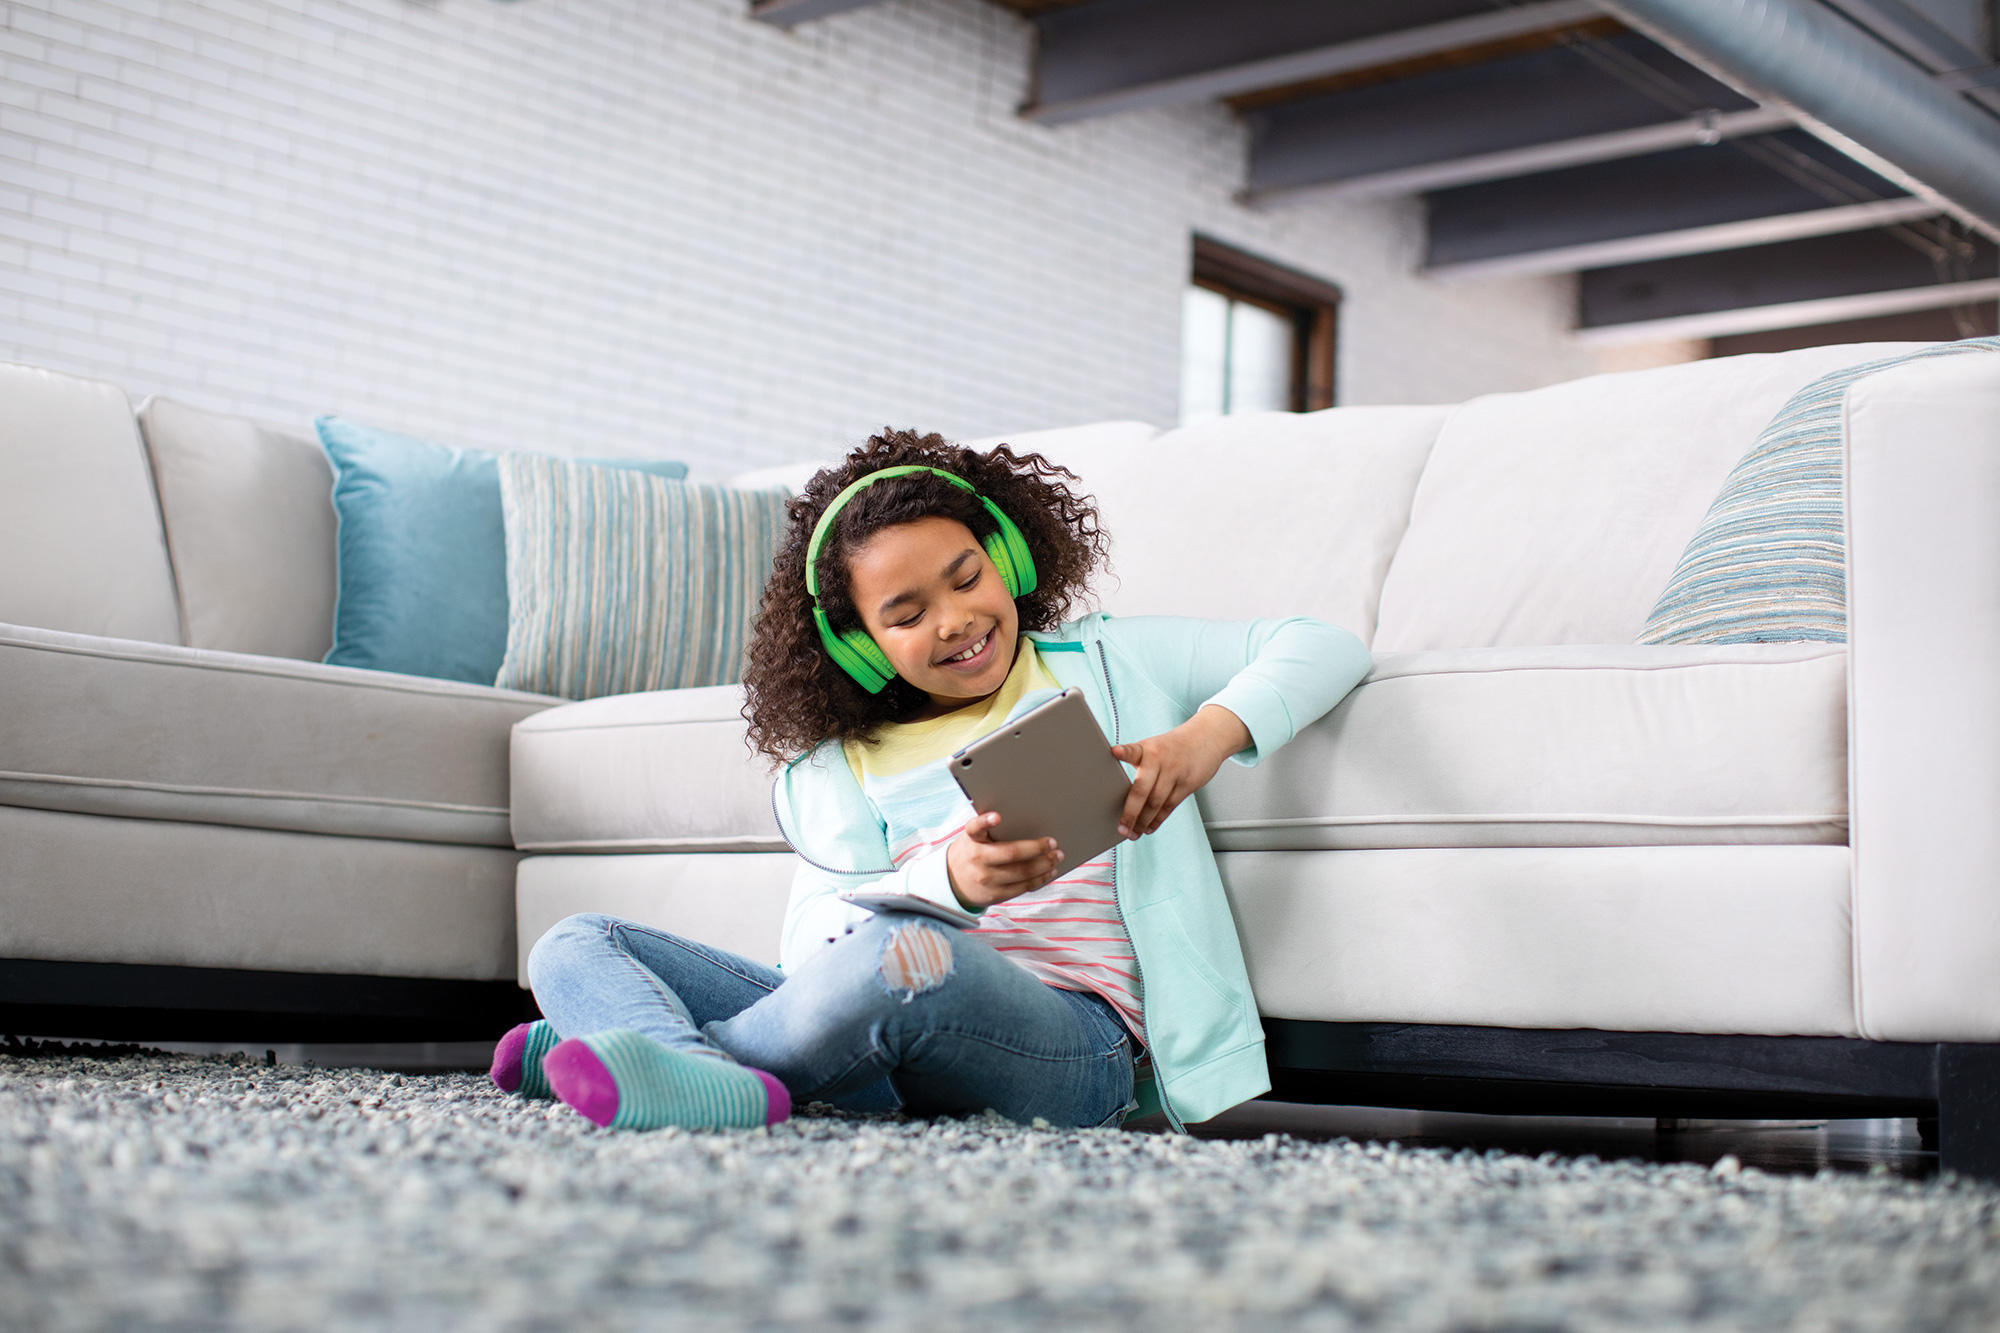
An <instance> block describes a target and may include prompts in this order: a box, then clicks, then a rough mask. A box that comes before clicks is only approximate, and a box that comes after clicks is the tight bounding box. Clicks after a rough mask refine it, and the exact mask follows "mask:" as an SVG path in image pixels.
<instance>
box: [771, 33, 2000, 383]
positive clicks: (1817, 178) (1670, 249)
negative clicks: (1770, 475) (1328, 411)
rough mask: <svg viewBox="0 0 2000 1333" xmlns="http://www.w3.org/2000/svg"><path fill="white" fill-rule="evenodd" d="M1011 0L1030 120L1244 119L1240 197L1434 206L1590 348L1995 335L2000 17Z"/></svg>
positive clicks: (1428, 243) (1438, 223)
mask: <svg viewBox="0 0 2000 1333" xmlns="http://www.w3.org/2000/svg"><path fill="white" fill-rule="evenodd" d="M870 2H871V0H753V3H752V4H751V13H752V15H753V16H754V17H756V18H758V19H760V20H763V21H766V22H770V23H775V24H780V25H783V26H791V25H794V24H798V23H803V22H811V21H820V20H832V21H838V19H837V17H836V16H837V15H838V14H840V13H841V12H843V11H847V10H852V9H857V8H860V7H861V6H862V5H864V4H867V3H870ZM995 3H999V4H1002V5H1004V7H1006V8H1008V9H1010V10H1013V11H1015V12H1017V13H1019V14H1021V15H1022V16H1023V17H1024V18H1025V19H1026V20H1027V21H1028V22H1030V23H1032V24H1033V25H1034V27H1035V29H1036V37H1037V40H1036V44H1035V54H1034V57H1033V59H1034V69H1033V78H1032V80H1031V84H1030V86H1031V90H1032V91H1031V93H1030V96H1029V99H1028V101H1027V102H1026V104H1024V105H1023V106H1022V107H1021V108H1020V114H1021V116H1022V117H1023V118H1025V119H1027V120H1029V121H1032V122H1034V123H1037V124H1041V125H1045V126H1049V127H1051V130H1052V132H1055V128H1056V127H1059V126H1061V125H1064V124H1067V123H1070V122H1073V121H1078V120H1084V119H1088V118H1092V117H1099V116H1113V115H1118V114H1120V113H1123V112H1128V111H1134V110H1139V109H1142V108H1148V107H1159V106H1167V105H1173V104H1178V103H1188V102H1203V101H1221V102H1224V103H1226V104H1227V105H1229V106H1230V107H1232V108H1233V109H1234V110H1235V111H1236V112H1237V113H1238V114H1239V115H1241V116H1242V117H1243V119H1244V121H1245V123H1246V125H1247V126H1248V130H1249V145H1250V150H1249V164H1248V169H1247V171H1246V177H1245V181H1244V185H1243V197H1244V199H1245V201H1246V202H1250V203H1254V204H1256V205H1257V206H1260V207H1269V208H1283V207H1287V206H1294V205H1296V203H1297V202H1298V201H1301V200H1308V199H1322V198H1326V197H1328V196H1334V195H1350V196H1369V195H1372V196H1382V195H1404V196H1407V195H1418V196H1421V197H1422V199H1423V201H1424V205H1425V213H1426V217H1427V231H1426V239H1425V246H1424V268H1425V270H1426V271H1427V272H1429V273H1430V274H1432V275H1434V276H1435V277H1437V278H1439V279H1440V280H1477V279H1479V278H1481V277H1486V276H1492V275H1499V274H1530V273H1541V274H1547V273H1574V274H1577V275H1579V277H1578V283H1577V311H1576V327H1577V330H1578V336H1579V337H1580V338H1582V339H1584V340H1585V341H1589V342H1595V343H1617V342H1647V341H1658V340H1661V339H1668V338H1697V339H1699V338H1710V339H1725V340H1726V339H1731V338H1737V339H1742V338H1749V339H1752V340H1754V345H1757V346H1776V345H1783V344H1784V343H1785V341H1786V337H1787V336H1791V337H1792V340H1793V341H1794V342H1805V341H1814V340H1815V339H1814V338H1813V336H1812V332H1813V330H1814V329H1815V328H1817V327H1818V326H1823V325H1837V327H1838V329H1839V332H1840V336H1841V337H1842V338H1843V339H1847V338H1866V337H1871V336H1892V337H1898V336H1917V337H1926V336H1928V337H1954V336H1967V335H1970V334H1974V333H1985V332H1991V331H1993V327H1994V309H1995V305H1994V302H1995V298H1996V297H2000V251H1996V248H1995V244H1994V241H1995V239H1996V238H2000V66H1996V64H1995V45H1994V16H1993V9H1994V0H1744V2H1743V3H1737V4H1735V5H1733V6H1732V5H1725V4H1723V3H1722V0H1393V2H1390V0H1381V2H1379V3H1376V2H1368V3H1359V2H1353V0H1343V2H1340V3H1334V2H1332V0H1326V2H1320V3H1316V2H1313V0H1228V2H1227V3H1216V0H995ZM1688 15H1692V17H1691V18H1690V17H1687V16H1688ZM1732 25H1734V26H1732ZM1759 25H1761V27H1760V26H1759ZM1788 43H1789V44H1790V45H1787V44H1788ZM1670 48H1671V49H1670ZM1988 155H1990V158H1991V161H1990V162H1989V161H1988V160H1987V158H1988ZM1783 330H1796V331H1798V332H1797V333H1796V334H1795V335H1782V334H1780V333H1778V332H1777V331H1783Z"/></svg>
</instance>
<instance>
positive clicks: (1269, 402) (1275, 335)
mask: <svg viewBox="0 0 2000 1333" xmlns="http://www.w3.org/2000/svg"><path fill="white" fill-rule="evenodd" d="M1339 304H1340V289H1339V288H1338V287H1335V286H1332V285H1331V284H1329V283H1325V282H1321V281H1320V280H1319V279H1317V278H1314V277H1310V276H1308V275H1307V274H1304V273H1300V272H1298V271H1296V270H1294V269H1288V268H1285V267H1282V266H1281V265H1278V264H1273V263H1271V262H1270V261H1269V260H1265V259H1259V258H1258V257H1256V256H1255V255H1251V254H1246V253H1245V252H1244V251H1241V250H1237V249H1235V248H1233V247H1231V246H1227V245H1223V244H1222V243H1221V242H1219V241H1212V240H1210V239H1209V238H1208V237H1206V236H1197V237H1195V238H1194V271H1193V275H1192V278H1191V280H1190V282H1189V285H1188V288H1187V291H1186V293H1185V294H1184V295H1183V297H1182V299H1181V423H1182V424H1183V425H1186V424H1189V423H1192V422H1196V421H1206V420H1208V419H1209V418H1211V417H1218V416H1225V415H1227V414H1229V413H1231V412H1268V411H1281V412H1282V411H1291V412H1309V411H1313V410H1314V409H1317V408H1322V407H1332V406H1333V338H1334V313H1335V311H1336V309H1337V308H1338V306H1339Z"/></svg>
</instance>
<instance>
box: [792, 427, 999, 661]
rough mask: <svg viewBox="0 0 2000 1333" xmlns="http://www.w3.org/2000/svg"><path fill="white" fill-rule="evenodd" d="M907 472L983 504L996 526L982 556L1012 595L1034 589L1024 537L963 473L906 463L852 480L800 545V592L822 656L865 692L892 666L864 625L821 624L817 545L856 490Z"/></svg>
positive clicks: (901, 475) (825, 620) (983, 543)
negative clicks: (939, 480)
mask: <svg viewBox="0 0 2000 1333" xmlns="http://www.w3.org/2000/svg"><path fill="white" fill-rule="evenodd" d="M912 472H929V473H932V474H934V475H936V476H940V477H943V478H944V479H945V480H946V481H948V482H950V483H951V484H952V485H954V486H956V487H958V488H959V489H960V490H966V491H972V494H973V495H974V496H975V497H977V498H978V500H979V503H980V504H982V505H985V506H986V512H987V513H989V514H991V515H992V516H993V522H994V524H995V525H996V530H995V531H994V532H993V533H992V534H991V535H989V536H988V537H987V538H986V540H985V541H984V542H982V543H981V545H982V546H984V547H985V549H986V558H987V559H988V560H991V561H992V562H993V568H994V569H996V570H998V571H999V572H1000V583H1001V586H1003V587H1005V588H1006V589H1007V593H1008V595H1009V596H1012V597H1024V596H1026V595H1027V594H1029V593H1031V592H1033V591H1034V590H1035V560H1034V557H1033V556H1031V555H1029V554H1028V539H1027V538H1025V537H1023V536H1022V535H1021V530H1020V529H1019V528H1017V527H1015V526H1014V520H1013V519H1011V518H1008V517H1007V515H1005V514H1004V513H1002V512H1001V511H1000V506H999V505H996V504H994V503H993V502H992V501H991V500H989V499H987V498H986V497H985V496H983V495H980V494H979V492H978V491H975V490H973V489H972V483H971V482H969V481H967V480H965V478H963V477H955V476H953V475H952V474H951V473H949V472H946V471H944V470H942V469H941V468H934V467H925V466H923V465H922V464H909V465H906V466H903V467H885V468H883V469H882V470H881V471H879V472H871V473H869V474H868V475H867V476H865V477H863V478H861V479H860V480H859V481H856V482H854V483H853V484H852V485H850V486H848V488H847V489H846V490H844V491H842V492H841V493H840V494H839V495H836V496H834V497H833V503H832V504H830V505H828V506H827V507H826V512H825V513H824V514H821V515H820V516H819V522H818V524H816V525H815V526H814V527H813V534H812V540H811V541H810V542H808V543H807V544H806V595H807V596H809V597H811V598H812V599H813V623H814V624H815V625H817V626H819V639H820V642H821V643H823V644H825V645H826V651H827V656H829V657H831V658H832V659H833V661H834V664H835V665H836V666H838V667H839V668H840V669H841V670H842V671H845V672H846V673H847V674H848V675H850V676H852V677H854V679H855V680H857V681H859V682H860V684H861V688H862V689H864V690H866V691H868V692H869V693H870V694H880V693H881V692H882V687H883V686H885V685H887V684H888V683H889V682H890V681H891V680H894V679H895V676H896V668H895V667H893V666H891V665H890V664H889V655H888V654H887V653H885V652H883V651H882V646H881V645H880V644H878V643H876V642H875V640H874V639H873V638H871V637H869V634H868V631H867V630H865V629H849V630H835V629H834V628H833V626H832V625H829V624H828V623H827V619H826V612H824V611H822V610H820V609H819V548H820V545H821V543H823V542H824V541H825V540H826V534H827V533H828V532H829V531H830V530H831V529H832V528H833V519H834V515H836V514H838V513H839V512H840V511H841V509H842V508H843V507H845V505H846V504H847V502H848V501H849V500H852V499H853V498H854V497H855V495H856V494H857V493H859V492H860V491H863V490H865V489H867V488H868V487H869V486H871V485H873V484H874V483H876V482H878V481H881V480H882V479H884V478H885V477H903V476H908V475H909V474H910V473H912Z"/></svg>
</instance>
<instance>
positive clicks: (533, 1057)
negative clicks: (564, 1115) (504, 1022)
mask: <svg viewBox="0 0 2000 1333" xmlns="http://www.w3.org/2000/svg"><path fill="white" fill-rule="evenodd" d="M560 1040H562V1039H561V1038H560V1037H558V1036H556V1030H555V1029H554V1028H553V1027H551V1026H549V1022H548V1020H547V1019H537V1020H536V1021H534V1022H533V1023H522V1024H520V1025H519V1026H518V1027H516V1028H515V1029H514V1030H513V1031H511V1032H509V1033H508V1034H507V1035H506V1036H504V1037H502V1038H501V1039H500V1042H499V1044H498V1045H497V1046H495V1047H494V1048H493V1068H492V1070H491V1071H490V1072H491V1074H492V1077H493V1082H494V1084H495V1085H496V1086H498V1087H499V1089H500V1091H502V1092H518V1093H520V1094H521V1095H522V1096H523V1097H553V1096H555V1095H556V1094H555V1091H554V1089H552V1088H550V1087H549V1081H548V1079H547V1078H546V1077H544V1076H543V1074H542V1061H543V1060H544V1059H546V1058H547V1057H548V1053H549V1052H550V1051H552V1050H554V1049H555V1047H556V1043H557V1042H558V1041H560Z"/></svg>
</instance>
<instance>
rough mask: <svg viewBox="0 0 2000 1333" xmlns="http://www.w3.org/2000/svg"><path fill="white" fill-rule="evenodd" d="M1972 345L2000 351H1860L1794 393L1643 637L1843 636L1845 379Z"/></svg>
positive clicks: (1710, 519) (1713, 508) (1745, 462)
mask: <svg viewBox="0 0 2000 1333" xmlns="http://www.w3.org/2000/svg"><path fill="white" fill-rule="evenodd" d="M1972 351H1989V352H1990V351H2000V338H1967V339H1965V340H1964V341H1962V342H1950V343H1939V344H1937V345H1936V346H1935V347H1926V348H1923V349H1921V350H1919V351H1915V352H1905V353H1903V354H1901V355H1899V356H1891V357H1883V358H1880V359H1878V360H1874V361H1864V362H1862V363H1861V364H1860V365H1857V366H1848V367H1846V368H1845V369H1843V370H1836V371H1834V372H1832V373H1831V374H1827V375H1822V376H1820V377H1819V378H1818V379H1816V380H1814V381H1813V382H1812V383H1810V384H1808V385H1806V387H1805V388H1803V389H1800V390H1799V391H1798V392H1797V393H1795V394H1793V395H1792V397H1791V400H1790V401H1789V402H1787V403H1786V404H1785V405H1784V406H1783V407H1781V408H1779V409H1778V414H1777V415H1776V416H1774V417H1772V418H1771V424H1770V425H1768V426H1766V427H1765V428H1764V431H1763V433H1762V434H1761V435H1759V436H1758V437H1757V442H1756V443H1755V444H1754V445H1752V446H1751V447H1750V452H1748V453H1746V454H1745V455H1743V458H1742V461H1741V462H1739V463H1737V465H1736V466H1735V468H1734V469H1733V470H1732V471H1731V472H1730V474H1729V476H1728V477H1727V478H1726V479H1725V480H1724V482H1723V484H1722V493H1721V494H1719V495H1717V496H1716V497H1715V503H1714V504H1712V505H1710V506H1709V509H1708V514H1707V515H1706V516H1705V517H1704V518H1703V519H1702V521H1701V526H1700V527H1699V528H1697V529H1696V530H1695V534H1694V538H1693V540H1691V541H1689V542H1688V545H1687V550H1686V551H1684V552H1682V553H1681V559H1680V564H1679V565H1677V566H1676V567H1675V568H1674V573H1673V577H1672V578H1670V579H1668V580H1667V589H1666V591H1665V592H1663V593H1661V594H1660V600H1659V602H1658V603H1657V604H1656V605H1655V606H1654V607H1653V613H1652V615H1650V616H1648V617H1647V618H1646V625H1645V628H1644V629H1643V630H1641V631H1640V633H1639V642H1641V643H1781V642H1786V641H1790V640H1798V639H1814V640H1818V641H1821V642H1825V643H1845V642H1846V641H1847V526H1846V514H1845V505H1844V497H1843V495H1842V480H1841V474H1842V470H1843V466H1844V459H1843V447H1844V442H1843V440H1842V435H1841V429H1842V410H1843V408H1844V406H1845V403H1846V398H1847V390H1848V387H1849V386H1850V385H1852V384H1853V383H1854V382H1855V381H1856V380H1858V379H1861V378H1862V377H1863V376H1866V375H1872V374H1874V373H1875V372H1877V371H1879V370H1886V369H1888V368H1889V367H1890V366H1894V365H1900V364H1902V363H1903V362H1905V361H1915V360H1919V359H1921V358H1924V357H1931V356H1948V355H1951V354H1953V353H1957V352H1972Z"/></svg>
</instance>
